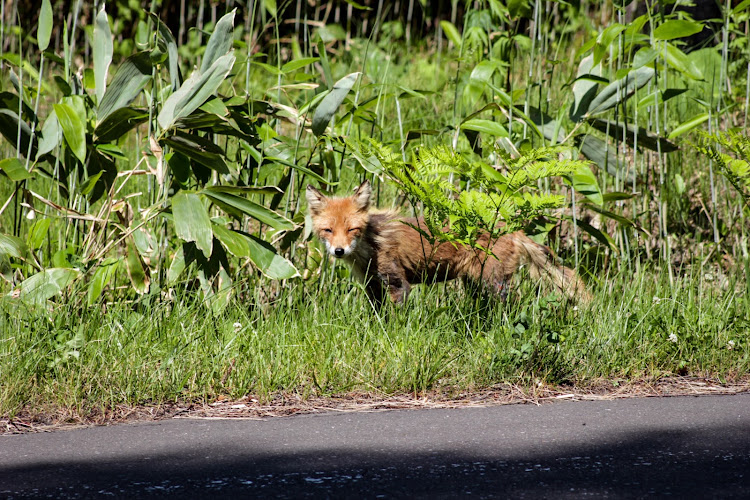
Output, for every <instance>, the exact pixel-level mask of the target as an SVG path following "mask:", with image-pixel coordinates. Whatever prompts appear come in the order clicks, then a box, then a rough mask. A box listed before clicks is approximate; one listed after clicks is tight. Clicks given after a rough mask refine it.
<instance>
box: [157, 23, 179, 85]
mask: <svg viewBox="0 0 750 500" xmlns="http://www.w3.org/2000/svg"><path fill="white" fill-rule="evenodd" d="M149 16H151V21H152V22H153V23H154V24H155V25H156V26H158V30H159V37H160V38H159V40H158V42H159V48H160V49H161V50H162V51H163V50H164V49H166V51H167V55H168V57H169V79H170V80H171V82H172V92H174V91H176V90H177V89H178V88H180V84H181V83H182V81H181V80H180V67H179V57H178V53H177V42H176V41H175V39H174V35H172V32H171V31H169V27H168V26H167V25H166V24H164V23H163V22H162V20H161V19H159V16H157V15H156V14H154V13H153V12H149Z"/></svg>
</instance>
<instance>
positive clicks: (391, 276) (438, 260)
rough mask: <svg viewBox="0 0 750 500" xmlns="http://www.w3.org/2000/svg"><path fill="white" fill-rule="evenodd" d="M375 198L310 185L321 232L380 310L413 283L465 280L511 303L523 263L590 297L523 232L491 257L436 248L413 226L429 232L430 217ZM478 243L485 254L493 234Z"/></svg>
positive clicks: (366, 185)
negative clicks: (380, 204) (374, 202)
mask: <svg viewBox="0 0 750 500" xmlns="http://www.w3.org/2000/svg"><path fill="white" fill-rule="evenodd" d="M371 192H372V189H371V187H370V182H369V181H365V182H363V183H362V184H361V185H360V186H359V187H358V188H357V189H356V190H355V191H354V194H353V195H351V196H348V197H345V198H329V197H327V196H325V195H324V194H323V193H321V192H320V191H318V190H317V189H315V188H314V187H312V186H307V192H306V195H307V204H308V208H309V210H310V217H311V219H312V223H313V229H314V232H315V234H316V235H317V236H318V238H320V239H321V240H322V241H323V243H325V246H326V250H327V251H328V253H330V254H331V255H333V256H334V257H336V258H338V259H342V260H344V262H346V263H348V264H349V265H350V267H351V269H352V273H353V275H354V276H355V277H356V278H357V279H359V280H361V281H363V282H364V283H365V288H366V290H367V293H368V295H369V296H370V298H371V299H372V300H373V302H375V303H376V304H379V303H381V302H382V301H383V298H384V296H385V292H386V291H387V292H388V294H389V295H390V297H391V300H393V302H395V303H400V302H403V301H404V300H405V299H406V297H407V295H408V294H409V290H410V288H411V285H414V284H418V283H424V282H437V281H447V280H452V279H455V278H459V277H463V278H465V279H468V280H470V281H473V282H478V283H481V284H482V285H483V286H484V287H486V288H487V289H489V290H490V291H491V292H492V293H494V294H496V295H498V296H500V297H501V298H502V299H505V297H506V295H507V284H508V282H509V280H510V278H511V276H512V275H513V273H514V272H516V271H517V270H518V269H519V268H520V267H521V266H522V265H523V264H528V265H529V268H530V272H531V276H532V277H534V278H538V277H539V276H544V277H546V278H548V279H549V280H550V281H551V282H552V283H553V284H554V285H555V286H556V287H557V288H558V289H559V290H561V291H562V292H564V293H566V294H567V295H568V296H570V297H577V298H578V299H579V300H584V301H586V300H588V299H589V296H588V293H587V291H586V289H585V287H584V285H583V283H582V282H581V280H580V278H579V277H578V276H577V275H576V273H575V271H573V270H572V269H568V268H567V267H562V266H557V265H555V264H554V255H553V253H552V250H550V249H549V248H547V247H545V246H543V245H539V244H538V243H535V242H534V241H532V240H531V239H530V238H529V237H528V236H526V235H525V234H524V233H523V232H522V231H517V232H514V233H510V234H505V235H502V236H500V237H499V238H497V240H496V241H495V242H494V244H493V245H492V255H489V254H487V253H485V252H483V251H481V250H478V249H473V248H469V247H465V246H463V245H460V244H458V245H453V244H452V243H446V242H435V243H434V244H431V243H430V242H429V241H428V240H427V238H425V237H424V236H423V235H422V234H420V233H419V231H417V230H416V229H414V228H413V227H411V226H410V225H409V224H411V225H413V226H416V227H420V228H423V229H424V230H425V231H428V232H429V230H428V229H427V226H426V225H425V223H424V219H422V218H419V219H415V218H404V217H400V216H399V215H398V214H397V213H396V212H394V211H375V210H371V209H370V194H371ZM405 223H406V224H405ZM478 242H479V244H480V245H482V246H483V247H485V248H487V246H488V242H489V235H487V234H484V235H483V236H480V237H479V240H478Z"/></svg>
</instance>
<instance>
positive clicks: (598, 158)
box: [576, 135, 633, 184]
mask: <svg viewBox="0 0 750 500" xmlns="http://www.w3.org/2000/svg"><path fill="white" fill-rule="evenodd" d="M576 143H577V144H578V148H579V149H580V150H581V153H582V154H583V156H585V157H586V158H588V159H589V160H591V161H593V162H594V163H596V164H597V166H598V167H599V168H601V169H602V170H605V171H606V172H607V173H608V174H609V175H611V176H613V177H614V176H619V177H620V178H621V179H622V178H623V176H624V175H625V172H626V171H627V163H626V162H625V160H623V159H622V158H619V157H618V156H617V154H615V153H616V151H615V147H614V146H612V145H611V144H607V143H606V142H604V141H603V140H601V139H599V138H597V137H594V136H593V135H586V136H576ZM624 180H625V181H627V182H628V184H632V182H633V174H632V172H629V173H627V175H626V176H625V177H624Z"/></svg>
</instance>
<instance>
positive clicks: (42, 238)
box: [26, 218, 52, 250]
mask: <svg viewBox="0 0 750 500" xmlns="http://www.w3.org/2000/svg"><path fill="white" fill-rule="evenodd" d="M51 223H52V219H49V218H44V219H39V220H37V221H36V222H35V223H34V224H32V226H31V228H29V234H28V235H26V244H27V245H28V246H29V248H31V249H32V250H37V249H39V248H41V246H42V245H44V243H45V242H46V241H48V240H49V226H50V224H51Z"/></svg>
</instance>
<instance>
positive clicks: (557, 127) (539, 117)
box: [529, 107, 566, 144]
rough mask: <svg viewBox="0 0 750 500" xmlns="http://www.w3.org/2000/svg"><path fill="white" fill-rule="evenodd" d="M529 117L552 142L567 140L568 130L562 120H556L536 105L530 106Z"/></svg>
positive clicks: (557, 142)
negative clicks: (566, 130) (561, 122)
mask: <svg viewBox="0 0 750 500" xmlns="http://www.w3.org/2000/svg"><path fill="white" fill-rule="evenodd" d="M529 118H530V119H531V120H532V121H533V122H534V124H535V125H536V126H537V130H539V131H540V132H541V133H542V135H543V136H544V138H545V139H547V140H548V141H550V144H559V143H561V142H563V141H564V140H565V134H566V132H565V128H563V126H562V125H561V124H560V120H555V119H554V118H552V117H551V116H548V115H546V114H545V113H542V111H541V110H539V109H538V108H535V107H529Z"/></svg>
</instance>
